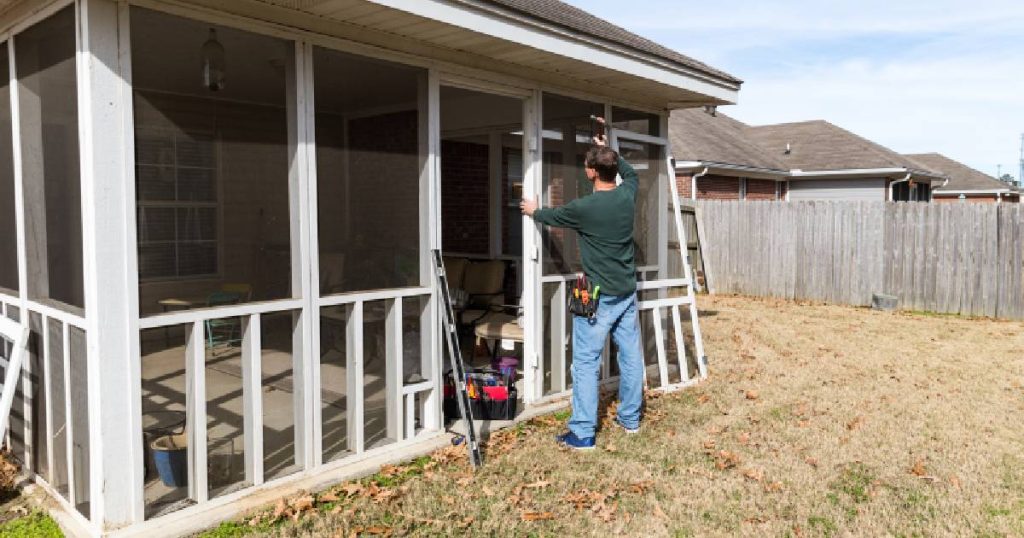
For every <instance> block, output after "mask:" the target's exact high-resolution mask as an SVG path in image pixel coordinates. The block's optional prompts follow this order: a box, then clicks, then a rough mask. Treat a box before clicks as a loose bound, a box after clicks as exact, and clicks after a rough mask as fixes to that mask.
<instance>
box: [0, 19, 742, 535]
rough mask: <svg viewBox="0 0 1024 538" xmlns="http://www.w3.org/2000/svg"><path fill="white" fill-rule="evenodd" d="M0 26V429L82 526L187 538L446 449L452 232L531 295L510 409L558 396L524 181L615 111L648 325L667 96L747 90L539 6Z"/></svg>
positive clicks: (563, 343) (663, 197)
mask: <svg viewBox="0 0 1024 538" xmlns="http://www.w3.org/2000/svg"><path fill="white" fill-rule="evenodd" d="M0 37H2V40H0V65H2V67H0V70H3V71H6V72H5V76H4V77H2V80H3V82H2V83H0V312H2V315H4V316H6V317H8V318H11V319H14V320H17V321H19V322H20V323H21V324H23V325H24V326H25V327H27V328H28V329H29V330H30V331H31V334H32V337H31V339H30V342H29V345H28V348H27V351H28V353H27V354H26V355H27V359H26V361H27V365H28V366H27V372H26V373H25V375H24V377H23V378H22V379H23V381H22V383H20V384H19V385H18V387H19V388H18V392H17V393H16V394H14V396H15V399H14V412H13V413H12V414H11V423H10V429H9V431H8V432H0V434H6V438H7V439H9V446H10V448H11V453H12V454H13V455H14V456H15V457H16V458H18V459H19V460H20V462H21V463H22V464H23V470H24V471H25V472H26V473H28V475H29V477H30V480H32V481H34V482H35V483H36V484H38V485H39V486H40V487H41V488H42V489H43V490H44V491H46V492H48V493H49V494H50V495H51V496H52V497H53V500H54V502H53V503H52V504H54V505H55V506H56V507H55V508H54V512H55V514H56V515H57V516H58V519H59V520H60V521H61V522H62V525H64V526H65V527H66V528H67V531H68V533H69V534H71V535H76V536H100V535H110V534H117V535H119V536H127V535H132V536H143V535H144V536H166V535H174V536H181V535H189V534H191V533H193V532H196V531H198V530H200V529H202V528H204V527H207V526H211V525H213V524H215V523H216V522H217V521H218V520H220V519H224V518H227V517H234V516H237V515H238V514H240V513H244V511H245V510H247V509H250V508H254V507H256V506H259V505H261V504H263V503H265V502H267V499H272V498H281V497H287V496H289V495H290V494H291V493H293V492H296V491H299V490H300V489H305V490H315V489H317V488H321V487H325V486H326V485H327V484H330V483H332V482H336V481H338V480H340V479H341V478H342V477H351V476H362V475H365V474H368V473H371V472H374V471H375V470H376V469H378V468H379V467H380V465H381V464H382V463H386V462H389V461H396V460H398V459H400V458H407V457H410V456H412V455H414V454H419V453H424V452H426V451H428V450H431V449H432V448H436V447H437V446H440V445H442V444H447V443H448V439H447V438H446V437H445V435H446V434H445V423H444V420H443V413H442V401H443V383H444V379H445V370H446V369H445V363H444V359H443V355H442V353H441V349H442V346H441V335H442V330H441V327H440V326H439V325H440V317H439V315H438V314H439V312H440V308H439V303H440V293H439V292H438V285H437V281H436V279H435V273H434V269H433V265H432V259H433V256H432V251H433V250H435V249H441V248H442V247H445V249H446V250H448V248H447V247H448V245H449V244H450V245H451V246H452V247H453V248H452V250H455V249H459V250H462V251H464V253H465V254H467V256H466V257H465V259H464V260H463V262H462V263H463V264H467V263H469V264H470V265H474V264H475V267H473V268H472V269H467V270H466V271H465V273H464V279H458V280H459V283H460V285H461V286H462V287H463V288H464V289H466V290H469V289H470V288H475V289H479V290H484V292H477V293H479V294H480V295H483V296H484V297H485V299H492V300H494V301H496V302H497V303H500V304H504V305H516V304H519V305H521V306H522V322H521V325H520V324H518V323H516V316H515V315H509V316H508V318H509V319H510V320H511V321H509V322H508V323H511V324H512V325H514V327H511V329H510V334H516V335H518V336H517V337H516V338H518V341H519V343H518V344H517V345H518V346H519V350H520V351H521V355H520V356H521V357H522V359H521V364H520V365H519V366H520V370H521V372H522V376H523V377H522V379H521V380H520V382H519V385H518V386H519V387H520V391H519V394H520V396H521V397H522V400H523V401H522V405H520V406H519V407H518V408H519V409H520V410H523V409H524V408H527V411H528V410H529V408H531V407H533V406H535V405H538V404H541V403H543V402H546V401H551V399H557V398H564V397H565V396H566V394H567V392H568V390H569V389H570V388H571V387H570V385H569V375H568V374H567V372H568V366H569V361H568V358H567V357H568V355H567V349H569V348H570V346H569V343H568V341H567V339H566V335H567V334H569V330H570V329H569V327H570V325H571V317H570V316H567V315H565V297H566V293H567V283H569V282H572V281H573V280H574V279H575V275H574V274H573V271H572V269H573V268H574V267H576V266H578V251H577V249H576V247H575V243H574V242H573V234H568V233H555V232H549V231H546V230H542V229H541V227H539V226H535V225H534V223H533V222H532V221H530V220H529V219H526V218H524V217H522V216H521V215H520V214H519V210H518V208H517V207H516V205H517V200H518V199H519V197H520V196H527V197H534V196H540V198H541V203H542V204H544V205H552V204H555V203H560V202H563V201H568V200H569V199H571V198H574V197H577V196H580V195H583V194H586V192H587V188H588V187H589V184H588V182H587V181H586V179H585V174H584V171H583V167H582V162H583V157H584V155H585V153H586V151H587V150H588V149H589V140H590V137H591V135H592V133H591V130H590V125H592V123H591V119H590V118H591V116H592V115H595V114H599V115H604V116H606V117H607V118H608V119H609V120H610V121H611V123H612V125H613V126H614V127H615V129H614V130H613V131H612V132H613V133H614V136H613V144H614V146H615V147H617V148H619V149H620V151H621V152H622V153H623V154H625V155H627V157H628V158H629V159H630V160H631V162H633V163H634V165H635V167H636V169H637V170H638V172H639V174H640V176H641V179H640V191H639V195H638V198H639V200H638V210H637V222H638V226H637V238H636V239H637V244H638V247H639V251H638V258H639V260H640V263H639V264H638V265H640V266H641V267H639V272H640V275H639V276H640V278H641V279H642V280H643V284H642V286H643V288H642V289H644V290H646V293H647V295H649V296H650V297H667V298H668V299H665V298H661V299H656V300H649V301H643V302H641V303H640V304H639V306H638V309H639V311H640V312H641V315H644V316H647V315H655V316H665V315H667V313H668V312H667V310H665V308H674V307H675V306H673V305H676V306H677V305H679V304H680V302H679V300H680V299H681V298H683V297H685V294H678V293H677V292H678V291H679V286H680V285H681V284H683V283H685V279H678V278H675V279H673V278H669V277H668V275H669V274H670V269H671V267H670V262H671V260H673V259H674V260H675V262H676V264H678V263H679V262H680V260H681V259H682V255H681V253H680V252H679V251H678V250H675V251H670V250H669V248H668V245H669V233H668V230H669V227H670V226H672V225H674V224H673V223H670V222H671V221H670V218H669V217H670V214H669V212H668V211H665V208H666V207H668V206H669V204H677V203H678V200H677V199H676V200H672V199H670V197H669V192H670V190H671V189H670V187H671V186H672V185H673V183H672V182H671V179H672V178H673V177H674V171H673V170H671V168H670V166H669V164H668V163H669V162H670V157H671V152H670V151H669V149H670V148H669V147H668V145H669V144H668V131H669V128H668V114H667V113H666V111H667V110H670V109H676V108H687V107H700V106H704V105H721V104H729V103H734V102H736V100H737V96H738V92H739V89H740V86H741V81H740V80H738V79H736V78H734V77H732V76H730V75H728V74H726V73H723V72H721V71H719V70H717V69H714V68H712V67H710V66H707V65H705V64H703V63H701V62H698V61H696V60H694V59H692V58H688V57H686V56H683V55H681V54H679V53H676V52H674V51H672V50H670V49H667V48H665V47H662V46H660V45H658V44H656V43H653V42H651V41H649V40H647V39H644V38H642V37H639V36H637V35H634V34H631V33H629V32H627V31H625V30H623V29H621V28H619V27H617V26H614V25H613V24H611V23H609V22H607V21H605V20H603V19H600V18H598V17H595V16H593V15H591V14H588V13H587V12H585V11H582V10H580V9H577V8H574V7H571V6H569V5H566V4H564V3H562V2H558V1H556V0H472V1H463V0H301V1H299V0H287V1H285V0H217V1H213V0H0ZM460 163H467V164H466V165H465V166H463V165H460ZM442 193H443V195H442ZM469 255H471V256H475V257H476V258H473V259H474V260H477V259H479V260H481V261H474V262H472V263H470V262H468V261H466V260H468V259H470V256H469ZM471 274H472V275H473V276H472V277H471V276H470V275H471ZM513 274H516V276H515V277H513V276H511V275H513ZM450 276H452V277H453V281H454V280H456V279H454V275H450ZM492 292H493V293H492ZM467 294H470V295H473V293H471V292H470V291H467ZM485 304H486V305H487V306H494V305H495V303H493V302H491V303H485ZM512 312H513V314H515V312H516V310H515V308H514V307H513V308H512ZM655 312H656V313H655ZM546 313H547V314H546ZM673 313H675V312H673ZM677 319H678V318H677ZM693 319H694V321H693V323H696V319H695V316H693ZM504 327H505V326H504V325H503V326H502V328H504ZM679 333H680V332H679V331H676V332H675V333H673V332H672V331H667V333H666V334H665V335H664V337H663V335H661V333H660V332H657V331H656V332H653V333H652V332H647V333H645V343H644V345H645V349H647V350H648V357H649V358H650V359H651V360H649V361H648V362H649V363H650V364H651V365H652V367H655V369H654V370H651V372H652V373H650V374H649V375H648V380H649V382H650V383H651V384H652V386H654V385H659V386H662V387H669V386H681V385H686V384H690V383H692V382H693V381H694V380H695V379H696V378H697V377H696V376H697V375H699V374H696V373H692V372H696V369H686V371H680V370H682V369H683V368H684V366H685V365H679V364H677V365H674V366H673V365H670V364H668V361H667V360H666V359H665V357H664V356H665V350H666V349H678V344H679V342H678V341H676V340H675V337H674V336H672V335H673V334H675V335H679ZM694 333H695V334H697V333H699V331H694ZM501 334H502V335H503V334H505V333H501ZM500 338H506V337H505V336H500ZM512 338H513V337H512V336H508V337H507V339H512ZM655 338H662V341H655ZM680 338H681V336H680ZM673 342H675V344H673ZM673 345H675V346H676V347H673ZM697 347H698V353H694V354H691V355H690V356H691V358H693V357H694V356H696V357H702V353H700V352H699V346H697ZM7 348H8V346H3V345H0V354H4V353H6V352H7V351H8V349H7ZM655 358H656V359H657V360H655ZM655 363H657V364H656V365H655ZM701 365H703V363H701ZM605 366H606V368H605V370H604V374H603V377H604V378H605V379H608V378H610V377H611V375H612V373H613V370H612V369H611V368H610V367H608V365H607V364H606V365H605ZM657 367H660V371H658V370H659V369H658V368H657ZM157 462H159V463H160V465H157V464H156V463H157Z"/></svg>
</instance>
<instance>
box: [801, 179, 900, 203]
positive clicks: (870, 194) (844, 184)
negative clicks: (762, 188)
mask: <svg viewBox="0 0 1024 538" xmlns="http://www.w3.org/2000/svg"><path fill="white" fill-rule="evenodd" d="M789 200H790V201H791V202H799V201H807V200H843V201H884V200H885V180H884V179H881V178H879V179H811V180H798V181H790V182H789Z"/></svg>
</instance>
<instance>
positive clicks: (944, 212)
mask: <svg viewBox="0 0 1024 538" xmlns="http://www.w3.org/2000/svg"><path fill="white" fill-rule="evenodd" d="M697 209H698V211H697V212H698V215H699V217H700V218H699V220H700V226H701V227H702V229H701V240H702V244H701V245H700V251H701V254H702V256H703V265H704V270H705V273H706V277H707V281H708V285H709V288H710V291H711V292H712V293H739V294H745V295H757V296H767V297H780V298H785V299H808V300H818V301H825V302H830V303H838V304H849V305H868V304H870V303H871V296H872V294H873V293H887V294H890V295H895V296H896V297H898V298H899V306H900V308H903V309H907V310H925V311H932V312H942V313H951V314H965V315H976V316H990V317H999V318H1007V319H1024V289H1022V278H1021V276H1022V251H1024V210H1022V208H1021V205H1020V204H1009V203H1003V204H965V203H953V204H935V203H892V202H723V201H699V202H697Z"/></svg>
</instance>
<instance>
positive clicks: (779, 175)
mask: <svg viewBox="0 0 1024 538" xmlns="http://www.w3.org/2000/svg"><path fill="white" fill-rule="evenodd" d="M702 168H706V169H708V170H709V171H714V172H718V171H722V172H726V173H736V174H740V176H739V177H747V178H751V179H766V180H769V181H781V180H784V179H786V178H787V177H789V171H787V170H776V169H774V168H761V167H759V166H744V165H742V164H728V163H718V162H711V161H685V162H679V163H676V170H700V169H702ZM706 173H707V172H706ZM729 175H732V174H729Z"/></svg>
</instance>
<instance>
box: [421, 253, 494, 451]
mask: <svg viewBox="0 0 1024 538" xmlns="http://www.w3.org/2000/svg"><path fill="white" fill-rule="evenodd" d="M431 253H432V254H433V260H434V274H435V275H437V289H438V290H439V291H440V293H441V306H442V308H443V309H444V312H442V314H443V315H442V316H441V317H442V321H443V322H444V334H445V344H446V347H447V349H448V359H449V360H450V361H451V363H452V370H454V372H453V377H454V378H455V379H454V380H453V381H454V383H455V400H456V401H457V402H458V404H459V414H460V415H461V416H462V420H463V421H464V422H465V423H466V447H467V448H468V449H469V461H470V463H472V464H473V467H474V468H476V467H480V465H481V464H482V463H483V458H482V457H481V455H480V445H479V443H478V442H477V437H476V423H474V422H473V408H472V406H470V401H469V393H468V392H467V391H466V365H465V364H464V363H463V362H462V351H461V348H460V347H459V333H458V325H457V324H456V322H455V311H454V309H453V308H452V298H451V294H450V291H449V289H448V275H447V273H446V272H445V269H444V258H443V257H442V256H441V251H440V250H438V249H433V250H432V251H431Z"/></svg>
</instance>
